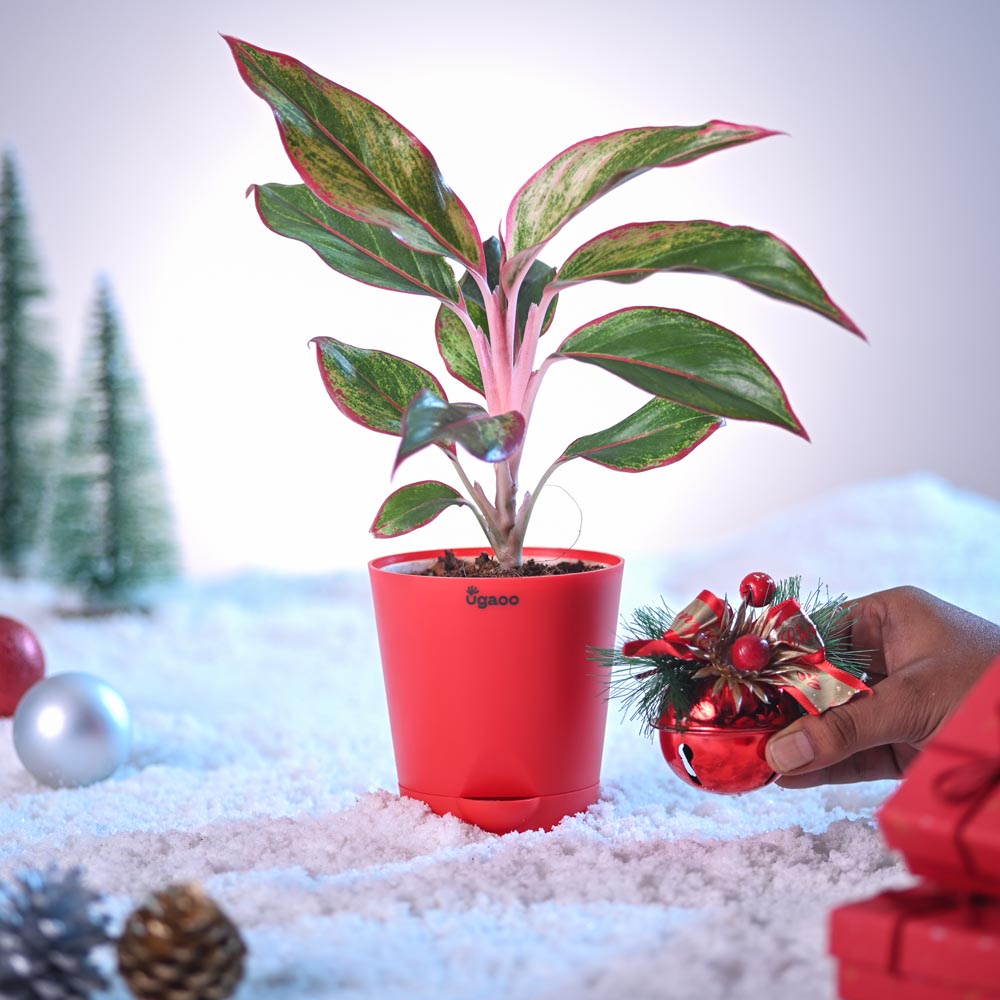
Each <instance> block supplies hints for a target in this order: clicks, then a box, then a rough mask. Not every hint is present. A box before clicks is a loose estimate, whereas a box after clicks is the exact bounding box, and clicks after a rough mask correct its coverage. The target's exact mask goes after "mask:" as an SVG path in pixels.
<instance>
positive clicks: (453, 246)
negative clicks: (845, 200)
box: [226, 38, 861, 568]
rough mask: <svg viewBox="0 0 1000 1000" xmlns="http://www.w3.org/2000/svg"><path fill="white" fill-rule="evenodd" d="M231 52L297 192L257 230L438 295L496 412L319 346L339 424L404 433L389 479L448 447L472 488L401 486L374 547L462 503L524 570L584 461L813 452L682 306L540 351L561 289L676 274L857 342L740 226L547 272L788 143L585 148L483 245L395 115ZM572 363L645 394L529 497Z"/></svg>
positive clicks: (624, 136) (336, 344) (638, 138)
mask: <svg viewBox="0 0 1000 1000" xmlns="http://www.w3.org/2000/svg"><path fill="white" fill-rule="evenodd" d="M226 41H227V42H228V43H229V45H230V48H231V50H232V53H233V55H234V57H235V59H236V64H237V67H238V68H239V72H240V74H241V76H242V77H243V80H244V81H245V82H246V83H247V85H248V86H249V87H250V89H251V90H252V91H253V92H254V93H255V94H257V95H258V96H259V97H261V98H263V100H264V101H266V102H267V104H268V105H270V107H271V110H272V111H273V113H274V117H275V120H276V121H277V125H278V131H279V133H280V135H281V140H282V142H283V144H284V147H285V151H286V153H287V154H288V157H289V159H290V160H291V162H292V164H293V166H294V167H295V169H296V171H297V172H298V175H299V177H300V178H301V179H302V182H303V183H301V184H291V185H289V184H260V185H256V184H255V185H252V186H251V188H250V189H249V191H248V194H249V193H252V194H253V197H254V199H255V202H256V206H257V210H258V212H259V214H260V217H261V219H262V220H263V222H264V224H265V225H266V226H267V227H268V228H269V229H271V230H273V231H274V232H276V233H278V234H280V235H282V236H287V237H290V238H292V239H295V240H299V241H301V242H302V243H305V244H306V245H307V246H310V247H311V248H312V249H313V250H314V251H315V252H316V253H317V254H318V255H319V256H320V258H322V260H323V261H324V262H325V263H327V264H328V265H329V266H330V267H332V268H333V269H334V270H336V271H339V272H341V273H343V274H346V275H348V276H350V277H352V278H356V279H357V280H359V281H362V282H365V283H367V284H370V285H374V286H376V287H378V288H386V289H391V290H393V291H400V292H409V293H413V294H417V295H426V296H430V297H431V298H433V299H436V300H437V301H438V302H439V303H440V306H439V308H438V311H437V316H436V321H435V331H434V332H435V336H436V340H437V347H438V350H439V351H440V354H441V357H442V359H443V361H444V365H445V367H446V368H447V370H448V372H449V373H450V374H451V375H452V376H454V377H455V378H456V379H457V380H458V381H459V382H461V383H463V384H464V386H466V387H467V388H468V389H471V390H473V391H475V392H476V393H478V394H479V395H480V396H481V397H483V403H468V402H461V403H460V402H452V401H451V400H449V398H448V396H447V395H446V393H445V390H444V389H443V388H442V386H441V384H440V382H439V381H438V380H437V378H435V376H434V375H432V374H431V373H430V372H429V371H427V370H426V369H424V368H422V367H421V366H419V365H417V364H414V363H413V362H411V361H407V360H405V359H403V358H400V357H397V356H395V355H392V354H388V353H386V352H383V351H378V350H373V349H370V348H362V347H356V346H351V345H349V344H346V343H343V342H341V341H339V340H335V339H334V338H333V337H328V336H322V337H317V338H315V340H314V343H315V345H316V349H317V359H318V362H319V369H320V373H321V375H322V378H323V382H324V384H325V386H326V389H327V392H328V393H329V395H330V397H331V399H332V400H333V402H334V403H335V404H336V406H337V407H338V408H339V409H340V410H341V412H342V413H344V414H345V415H346V416H348V417H349V418H350V419H351V420H354V421H355V422H357V423H359V424H361V425H362V426H364V427H368V428H370V429H371V430H374V431H378V432H381V433H383V434H392V435H395V436H397V437H399V438H400V442H399V449H398V452H397V455H396V462H395V466H394V471H395V468H396V467H398V466H399V464H400V463H401V462H402V461H403V460H404V459H406V458H407V457H409V456H410V455H413V454H415V453H416V452H418V451H420V450H421V449H424V448H427V447H429V446H431V445H435V446H436V447H438V448H439V449H440V450H441V452H442V453H443V455H444V456H445V457H446V458H447V460H448V461H450V463H451V465H452V467H453V468H454V471H455V473H456V475H457V477H458V479H459V480H460V482H461V484H462V486H463V487H464V491H465V492H464V494H463V493H461V492H459V491H458V490H457V489H455V488H454V487H452V486H450V485H448V484H446V483H443V482H438V481H435V480H430V481H423V482H417V483H411V484H409V485H406V486H403V487H401V488H400V489H397V490H395V492H393V493H392V494H391V495H390V496H389V497H388V499H386V501H385V502H384V503H383V504H382V506H381V508H380V509H379V511H378V514H377V516H376V518H375V521H374V523H373V525H372V529H371V530H372V532H373V533H374V534H375V535H376V536H378V537H381V538H387V537H393V536H397V535H402V534H405V533H406V532H408V531H412V530H413V529H415V528H418V527H421V526H423V525H425V524H427V523H429V522H430V521H431V520H433V519H434V518H435V517H437V515H438V514H439V513H441V511H443V510H445V509H446V508H448V507H450V506H455V505H467V506H469V507H470V508H471V509H472V511H473V512H474V513H475V515H476V517H477V518H478V520H479V523H480V525H481V527H482V529H483V531H484V532H485V534H486V537H487V539H488V540H489V543H490V546H491V547H492V549H493V552H494V554H495V556H496V557H497V559H498V561H499V562H500V564H501V565H502V566H504V567H507V568H510V567H516V566H518V565H520V563H521V560H522V556H523V548H524V537H525V530H526V528H527V526H528V521H529V519H530V517H531V513H532V510H533V509H534V506H535V502H536V501H537V499H538V495H539V492H540V491H541V489H542V487H543V486H544V485H545V483H546V482H547V480H548V479H549V477H550V476H551V475H552V473H553V472H554V471H555V470H556V469H558V468H559V467H560V466H561V465H563V464H564V463H566V462H568V461H571V460H572V459H575V458H582V459H585V460H587V461H590V462H594V463H597V464H598V465H602V466H605V467H607V468H609V469H617V470H621V471H624V472H643V471H645V470H648V469H655V468H658V467H660V466H664V465H667V464H669V463H671V462H676V461H677V460H678V459H680V458H682V457H684V456H685V455H687V454H688V453H689V452H690V451H691V450H692V449H693V448H695V447H696V446H697V445H699V444H701V443H702V442H703V441H704V440H705V439H706V438H707V437H708V436H709V435H710V434H712V433H713V432H714V431H715V430H717V429H718V428H719V427H720V426H721V425H722V424H723V423H724V418H726V417H730V418H734V419H739V420H753V421H761V422H763V423H767V424H773V425H775V426H777V427H782V428H785V429H787V430H789V431H792V432H793V433H795V434H799V435H802V436H803V437H806V434H805V431H804V429H803V427H802V425H801V424H800V423H799V420H798V418H797V417H796V416H795V414H794V413H793V411H792V409H791V406H790V405H789V402H788V399H787V397H786V395H785V392H784V390H783V388H782V386H781V384H780V382H779V381H778V380H777V379H776V378H775V376H774V375H773V373H772V372H771V370H770V369H769V368H768V366H767V365H766V364H765V363H764V361H763V360H762V359H761V358H760V356H759V355H758V354H757V353H756V352H755V351H754V350H753V348H751V347H750V345H749V344H748V343H747V342H746V341H745V340H744V339H743V338H742V337H740V336H738V335H737V334H735V333H733V332H732V331H731V330H728V329H725V328H724V327H722V326H719V325H717V324H716V323H713V322H711V321H710V320H707V319H703V318H702V317H700V316H695V315H693V314H691V313H688V312H684V311H682V310H679V309H670V308H665V307H661V306H634V307H630V308H624V309H620V310H618V311H616V312H612V313H609V314H608V315H605V316H601V317H599V318H597V319H594V320H592V321H590V322H588V323H584V324H583V325H582V326H580V327H578V328H577V329H576V330H573V331H572V332H571V333H569V334H568V336H566V337H565V338H564V339H563V340H562V341H561V342H560V343H559V344H558V345H557V346H555V347H554V349H553V350H551V351H549V352H547V353H546V352H542V351H540V346H541V338H542V335H543V334H544V333H545V332H546V331H547V330H548V329H549V327H550V325H551V323H552V321H553V315H554V312H555V308H556V303H557V300H558V297H559V295H560V294H562V293H563V292H564V291H566V290H568V289H571V288H572V287H573V286H574V285H578V284H580V283H582V282H586V281H594V280H597V279H604V280H607V281H613V282H619V283H623V284H630V283H634V282H637V281H641V280H642V279H643V278H645V277H647V276H648V275H651V274H656V273H660V272H665V271H698V272H705V273H708V274H715V275H719V276H722V277H726V278H730V279H733V280H735V281H738V282H740V283H742V284H743V285H746V286H747V287H749V288H753V289H756V290H757V291H759V292H762V293H763V294H765V295H768V296H771V297H773V298H776V299H781V300H783V301H785V302H791V303H795V304H797V305H800V306H805V307H806V308H808V309H811V310H813V311H814V312H817V313H819V314H820V315H821V316H825V317H826V318H827V319H830V320H832V321H833V322H835V323H838V324H839V325H840V326H842V327H845V328H846V329H847V330H850V331H851V332H852V333H855V334H858V335H859V336H861V331H860V330H858V328H857V327H856V326H855V324H854V323H853V322H852V321H851V319H850V318H849V317H848V316H847V315H846V314H845V313H844V312H843V310H841V309H840V308H839V307H838V306H837V305H836V304H835V303H834V302H833V301H832V300H831V299H830V297H829V296H828V295H827V294H826V292H825V291H824V289H823V287H822V285H821V284H820V283H819V281H818V280H817V279H816V277H815V275H814V274H813V273H812V271H811V270H810V269H809V268H808V267H807V266H806V264H805V263H804V262H803V261H802V259H801V258H800V257H799V256H798V254H796V253H795V251H794V250H792V248H791V247H789V246H788V245H787V244H786V243H784V242H783V241H782V240H780V239H778V238H777V237H775V236H773V235H772V234H770V233H768V232H764V231H762V230H759V229H752V228H749V227H747V226H731V225H724V224H723V223H720V222H712V221H707V220H693V221H681V222H632V223H628V224H626V225H622V226H618V227H616V228H614V229H610V230H608V231H607V232H603V233H600V234H599V235H597V236H595V237H594V238H593V239H590V240H588V241H587V242H586V243H584V244H583V245H582V246H580V247H578V248H577V249H576V250H574V251H573V252H572V253H571V254H570V255H569V256H568V257H567V258H566V260H565V261H563V263H562V265H561V266H560V267H558V268H556V267H552V266H549V265H548V264H545V263H543V262H542V260H541V259H540V255H541V254H542V252H543V251H544V249H545V247H546V245H547V244H548V243H549V241H550V240H551V239H552V238H553V237H554V236H555V235H556V234H557V233H558V232H559V231H560V230H561V229H562V228H563V226H564V225H565V224H566V223H567V222H569V220H570V219H572V218H574V217H575V216H576V215H577V214H578V213H579V212H581V211H582V210H583V209H585V208H586V207H587V206H588V205H590V204H591V203H592V202H594V201H595V200H596V199H598V198H600V197H601V196H602V195H604V194H606V193H607V192H608V191H611V190H612V189H613V188H616V187H618V186H619V185H620V184H623V183H624V182H625V181H628V180H630V179H632V178H633V177H636V176H638V175H639V174H642V173H644V172H645V171H647V170H650V169H652V168H656V167H673V166H680V165H682V164H686V163H690V162H692V161H694V160H697V159H700V158H701V157H703V156H707V155H708V154H710V153H715V152H718V151H720V150H723V149H728V148H730V147H731V146H739V145H743V144H746V143H748V142H754V141H756V140H758V139H763V138H766V137H767V136H770V135H774V134H776V133H774V132H772V131H770V130H767V129H762V128H757V127H754V126H747V125H735V124H731V123H729V122H723V121H710V122H707V123H706V124H703V125H696V126H691V127H685V126H654V127H643V128H629V129H624V130H622V131H620V132H613V133H610V134H608V135H601V136H596V137H594V138H591V139H585V140H583V141H582V142H578V143H576V144H574V145H572V146H570V147H569V148H567V149H565V150H563V152H561V153H559V154H558V155H557V156H556V157H554V158H553V159H551V160H550V161H549V162H548V163H546V164H545V165H544V166H542V167H541V169H539V170H538V171H537V172H536V173H535V174H534V175H533V176H532V177H530V178H529V179H528V180H527V181H526V182H525V184H524V185H522V187H521V188H520V190H519V191H518V192H517V193H516V194H515V195H514V198H513V200H512V201H511V203H510V207H509V209H508V211H507V215H506V218H505V219H504V220H503V224H502V228H501V232H500V233H499V234H498V235H497V236H491V237H490V238H488V239H487V240H485V241H484V240H483V239H482V236H481V235H480V232H479V230H478V228H477V227H476V224H475V222H474V221H473V219H472V216H471V215H470V213H469V211H468V209H467V208H466V207H465V205H464V204H463V203H462V202H461V201H460V200H459V199H458V197H457V196H456V195H455V194H454V192H453V191H452V190H451V189H450V188H449V187H448V186H447V184H445V182H444V180H443V178H442V176H441V173H440V171H439V170H438V166H437V163H436V161H435V160H434V157H433V156H431V154H430V153H429V151H428V150H427V149H426V147H425V146H424V145H423V144H422V143H421V142H420V140H419V139H417V138H416V136H414V135H413V134H412V133H411V132H410V131H408V130H407V129H406V128H404V127H403V126H402V125H401V124H400V123H399V122H398V121H396V120H395V119H394V118H392V117H391V116H390V115H389V114H388V113H386V112H385V111H384V110H383V109H382V108H380V107H378V106H377V105H376V104H373V103H372V102H371V101H368V100H366V99H365V98H364V97H361V96H360V95H358V94H356V93H354V92H352V91H350V90H348V89H346V88H345V87H342V86H340V85H339V84H336V83H333V82H332V81H330V80H328V79H326V78H325V77H322V76H320V75H319V74H318V73H316V72H315V71H313V70H312V69H310V68H309V67H307V66H305V65H303V64H302V63H301V62H299V61H298V60H296V59H293V58H292V57H290V56H287V55H284V54H282V53H278V52H270V51H267V50H265V49H261V48H257V47H255V46H253V45H250V44H248V43H247V42H244V41H240V40H238V39H235V38H227V39H226ZM543 353H544V355H545V356H544V357H541V355H542V354H543ZM540 358H541V360H540ZM565 361H576V362H582V363H584V364H588V365H596V366H597V367H599V368H603V369H604V370H605V371H608V372H610V373H612V374H613V375H617V376H618V377H619V378H621V379H624V380H625V381H626V382H629V383H631V384H632V385H634V386H637V387H638V388H639V389H642V390H644V391H645V392H647V393H649V394H650V397H649V399H648V401H647V402H646V403H645V404H644V405H643V406H641V407H640V408H639V409H637V410H636V411H635V412H634V413H632V414H631V415H629V416H627V417H625V419H623V420H620V421H619V422H617V423H616V424H614V426H612V427H608V428H606V429H605V430H601V431H598V432H596V433H591V434H585V435H583V436H581V437H577V438H576V439H575V440H573V441H571V442H570V443H569V444H568V445H567V447H566V448H565V450H564V451H563V452H562V453H561V454H560V455H559V456H558V457H557V458H556V459H555V460H554V461H553V462H552V464H551V465H550V466H549V467H548V469H547V470H546V471H545V472H544V474H543V475H542V476H541V478H540V480H539V482H538V483H537V485H536V486H535V488H534V489H533V490H531V491H529V492H525V493H523V495H522V494H521V492H520V486H519V481H518V477H519V466H520V460H521V454H522V449H523V446H524V440H525V435H526V433H527V428H528V425H529V422H530V420H531V415H532V411H533V409H534V407H535V401H536V399H537V397H538V392H539V388H540V387H541V385H542V382H543V381H544V379H545V376H546V373H547V372H548V371H549V369H550V368H551V367H552V366H553V365H555V364H557V363H561V362H565ZM456 445H461V446H462V448H463V449H465V450H466V451H468V452H469V453H470V454H472V455H473V456H474V457H475V458H477V459H481V460H483V461H485V462H489V463H492V464H493V468H494V471H495V479H496V484H495V489H494V491H493V496H492V497H490V496H488V495H487V492H486V490H485V489H484V488H483V487H482V485H481V484H480V483H479V482H474V481H473V480H472V479H470V477H469V475H468V474H467V472H466V470H465V469H464V467H463V466H462V463H461V460H460V458H459V453H458V449H457V448H456Z"/></svg>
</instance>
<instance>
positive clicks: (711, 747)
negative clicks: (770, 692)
mask: <svg viewBox="0 0 1000 1000" xmlns="http://www.w3.org/2000/svg"><path fill="white" fill-rule="evenodd" d="M800 715H802V709H801V708H800V707H799V704H798V702H796V701H795V699H794V698H792V697H791V696H790V695H788V694H786V693H785V692H784V691H778V692H775V698H774V699H773V700H772V702H770V703H767V702H763V701H761V700H760V699H759V698H756V697H755V696H754V695H753V694H752V693H751V692H750V691H745V692H744V693H743V697H742V698H741V700H740V707H739V708H737V707H736V705H735V703H734V701H733V697H732V694H731V693H730V691H729V689H728V688H724V689H723V690H722V691H720V692H719V694H717V695H716V694H714V693H713V692H712V685H711V681H709V682H708V683H707V685H706V687H705V688H704V690H703V693H702V694H701V696H700V697H699V698H698V700H697V701H696V702H695V704H694V706H693V707H692V708H691V711H689V712H688V713H687V715H685V716H684V717H682V718H678V717H677V716H676V714H675V713H674V712H673V711H672V710H668V711H666V712H664V713H663V715H662V716H661V717H660V719H659V721H658V722H657V724H656V728H657V729H658V730H659V731H660V749H661V750H662V752H663V757H664V759H665V760H666V762H667V763H668V764H669V765H670V769H671V770H672V771H673V772H674V774H676V775H677V777H678V778H680V779H681V781H683V782H685V783H686V784H688V785H693V786H694V787H695V788H700V789H701V790H702V791H704V792H715V793H716V794H718V795H739V794H741V793H743V792H752V791H754V790H755V789H757V788H763V787H764V786H765V785H768V784H770V783H771V782H772V781H773V780H774V779H775V778H776V777H777V775H776V774H775V772H774V771H772V770H771V765H770V764H768V762H767V760H766V758H765V757H764V747H765V746H767V741H768V740H769V739H770V738H771V737H772V736H773V735H774V734H775V733H776V732H777V731H778V730H779V729H784V728H785V726H787V725H788V724H789V723H791V722H794V721H795V720H796V719H797V718H799V716H800Z"/></svg>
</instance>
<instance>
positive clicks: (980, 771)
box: [933, 707, 1000, 878]
mask: <svg viewBox="0 0 1000 1000" xmlns="http://www.w3.org/2000/svg"><path fill="white" fill-rule="evenodd" d="M997 716H998V724H997V732H998V733H1000V707H998V708H997ZM961 752H962V753H968V751H967V750H963V751H961ZM933 789H934V792H935V793H936V794H937V796H938V797H939V798H941V799H943V800H944V801H945V802H950V803H952V804H954V805H960V806H964V807H965V810H964V812H963V813H962V816H961V818H960V819H959V821H958V823H957V824H956V825H955V847H956V849H957V850H958V853H959V855H960V856H961V858H962V860H963V861H964V862H965V868H966V871H967V872H968V874H969V875H971V876H972V877H973V878H975V877H976V876H977V875H978V874H979V873H978V872H977V870H976V862H975V859H974V858H973V856H972V852H971V851H970V850H969V848H968V846H967V844H966V842H965V828H966V827H967V826H968V825H969V823H971V822H972V820H973V819H974V818H975V816H976V814H977V813H978V812H979V810H980V809H981V808H982V807H983V806H984V805H985V804H986V801H987V799H989V798H990V797H991V796H992V795H993V793H994V792H995V791H997V790H1000V748H998V749H997V751H996V752H995V753H994V754H993V755H991V756H987V757H971V758H970V759H969V760H967V761H963V762H962V763H961V764H956V765H955V766H954V767H950V768H948V770H946V771H942V772H941V773H940V774H939V775H938V776H937V778H936V779H935V780H934V785H933Z"/></svg>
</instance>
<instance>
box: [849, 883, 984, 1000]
mask: <svg viewBox="0 0 1000 1000" xmlns="http://www.w3.org/2000/svg"><path fill="white" fill-rule="evenodd" d="M830 950H831V952H832V953H833V954H834V955H835V956H836V957H837V958H839V959H840V965H839V971H838V995H839V996H840V997H841V1000H890V998H891V1000H898V998H903V997H905V998H906V1000H973V998H974V1000H1000V901H998V900H995V899H989V898H987V897H985V896H976V897H973V896H962V895H960V894H955V893H952V892H949V891H946V890H943V889H940V888H936V887H934V886H930V885H921V886H917V887H916V888H913V889H901V890H894V891H889V892H883V893H881V894H880V895H878V896H875V897H873V898H872V899H866V900H864V901H863V902H860V903H849V904H847V905H846V906H841V907H838V908H837V909H835V910H834V911H833V913H832V915H831V920H830Z"/></svg>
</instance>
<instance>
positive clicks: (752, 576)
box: [740, 573, 778, 608]
mask: <svg viewBox="0 0 1000 1000" xmlns="http://www.w3.org/2000/svg"><path fill="white" fill-rule="evenodd" d="M777 590H778V587H777V585H776V584H775V582H774V580H773V579H772V578H771V577H769V576H768V575H767V573H747V575H746V576H745V577H743V582H742V583H741V584H740V597H742V598H743V599H744V600H745V601H746V602H747V604H749V605H750V607H752V608H762V607H764V605H765V604H770V603H771V601H773V600H774V595H775V593H776V592H777Z"/></svg>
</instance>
